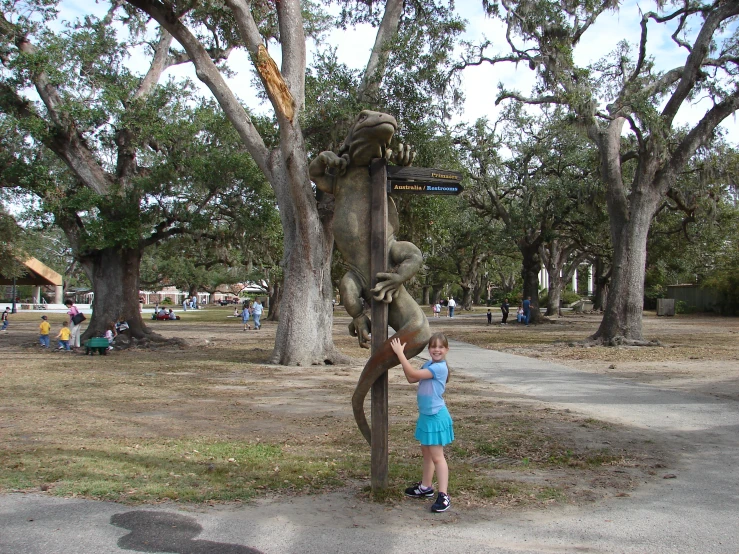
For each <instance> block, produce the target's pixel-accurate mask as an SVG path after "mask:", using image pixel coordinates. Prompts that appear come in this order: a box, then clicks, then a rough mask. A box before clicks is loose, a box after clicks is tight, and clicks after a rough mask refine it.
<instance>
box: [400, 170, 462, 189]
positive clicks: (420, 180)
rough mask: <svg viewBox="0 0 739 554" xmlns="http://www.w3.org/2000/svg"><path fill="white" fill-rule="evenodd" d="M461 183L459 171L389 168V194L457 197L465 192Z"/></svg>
mask: <svg viewBox="0 0 739 554" xmlns="http://www.w3.org/2000/svg"><path fill="white" fill-rule="evenodd" d="M461 181H462V174H461V173H459V172H458V171H449V170H446V169H431V168H428V167H400V166H389V167H388V168H387V184H388V187H387V189H388V192H389V193H410V194H449V195H455V194H459V193H460V192H462V191H463V190H464V189H463V188H462V185H461V184H460V183H461Z"/></svg>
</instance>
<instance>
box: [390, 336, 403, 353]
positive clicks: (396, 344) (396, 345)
mask: <svg viewBox="0 0 739 554" xmlns="http://www.w3.org/2000/svg"><path fill="white" fill-rule="evenodd" d="M405 345H406V343H401V342H400V339H399V338H397V337H396V338H394V339H393V340H391V341H390V348H392V349H393V352H395V355H396V356H397V357H398V358H400V356H401V355H403V351H404V350H405Z"/></svg>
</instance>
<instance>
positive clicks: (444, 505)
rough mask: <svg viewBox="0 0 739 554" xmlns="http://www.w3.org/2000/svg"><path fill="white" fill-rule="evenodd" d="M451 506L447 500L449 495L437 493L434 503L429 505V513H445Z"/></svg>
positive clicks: (449, 500)
mask: <svg viewBox="0 0 739 554" xmlns="http://www.w3.org/2000/svg"><path fill="white" fill-rule="evenodd" d="M451 505H452V501H451V499H450V498H449V495H448V494H446V493H443V492H440V493H439V496H437V497H436V502H434V503H433V504H432V505H431V511H432V512H436V513H438V512H446V511H447V510H448V509H449V506H451Z"/></svg>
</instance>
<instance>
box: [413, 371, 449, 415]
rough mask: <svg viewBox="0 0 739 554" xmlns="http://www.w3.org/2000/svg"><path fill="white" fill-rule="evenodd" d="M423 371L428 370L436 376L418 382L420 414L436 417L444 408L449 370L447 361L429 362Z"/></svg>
mask: <svg viewBox="0 0 739 554" xmlns="http://www.w3.org/2000/svg"><path fill="white" fill-rule="evenodd" d="M421 369H428V370H429V371H430V372H431V374H432V375H433V376H434V377H433V378H432V379H423V380H422V381H419V382H418V393H417V395H416V399H417V401H418V412H419V413H421V414H423V415H435V414H437V413H438V412H439V410H441V409H442V408H443V407H444V398H442V396H443V394H444V390H445V389H446V378H447V376H448V375H449V368H448V367H447V365H446V361H443V360H442V361H441V362H432V361H431V360H429V361H428V362H426V363H425V364H423V366H421Z"/></svg>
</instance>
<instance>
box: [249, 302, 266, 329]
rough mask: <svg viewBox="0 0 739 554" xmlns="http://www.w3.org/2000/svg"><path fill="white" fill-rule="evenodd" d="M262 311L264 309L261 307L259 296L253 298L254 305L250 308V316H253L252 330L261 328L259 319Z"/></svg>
mask: <svg viewBox="0 0 739 554" xmlns="http://www.w3.org/2000/svg"><path fill="white" fill-rule="evenodd" d="M262 311H264V308H263V307H262V303H261V302H260V301H259V298H257V299H256V300H254V306H253V307H252V309H251V316H252V317H253V318H254V330H259V329H261V328H262V322H261V321H260V320H261V318H262Z"/></svg>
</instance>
